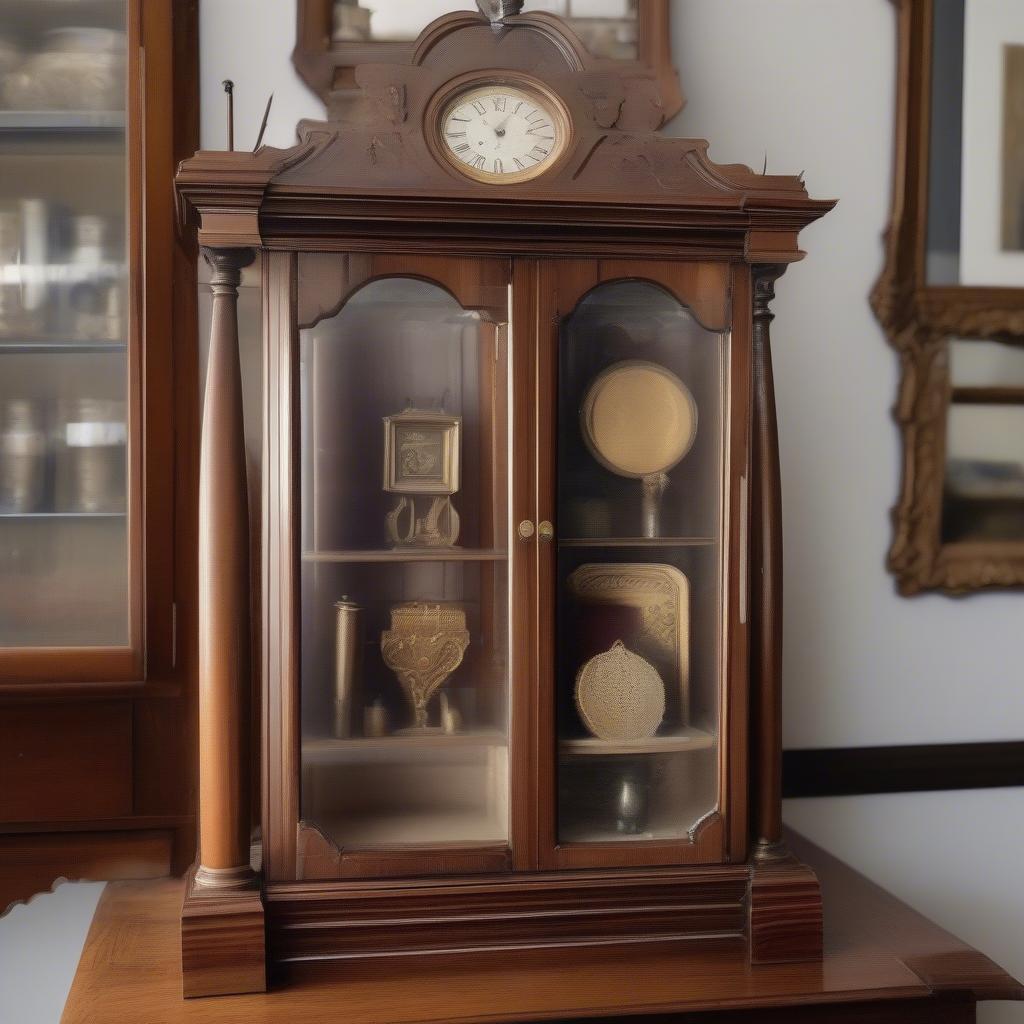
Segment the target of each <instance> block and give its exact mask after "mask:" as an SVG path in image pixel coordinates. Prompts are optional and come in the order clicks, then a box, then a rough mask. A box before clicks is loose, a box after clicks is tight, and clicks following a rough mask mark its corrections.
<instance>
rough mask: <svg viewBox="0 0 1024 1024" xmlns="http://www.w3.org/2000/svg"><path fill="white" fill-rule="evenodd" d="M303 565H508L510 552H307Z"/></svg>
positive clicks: (489, 550)
mask: <svg viewBox="0 0 1024 1024" xmlns="http://www.w3.org/2000/svg"><path fill="white" fill-rule="evenodd" d="M302 560H303V561H304V562H326V563H335V564H357V563H360V562H364V563H365V562H505V561H508V552H507V551H499V550H497V549H490V548H404V549H400V550H390V549H389V550H380V551H373V550H366V551H358V550H352V551H307V552H305V553H304V554H303V556H302Z"/></svg>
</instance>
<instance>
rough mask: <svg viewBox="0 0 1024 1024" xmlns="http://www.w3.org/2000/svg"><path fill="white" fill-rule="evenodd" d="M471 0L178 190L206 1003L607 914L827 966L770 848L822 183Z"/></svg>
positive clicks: (588, 936) (657, 931)
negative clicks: (690, 131)
mask: <svg viewBox="0 0 1024 1024" xmlns="http://www.w3.org/2000/svg"><path fill="white" fill-rule="evenodd" d="M481 6H482V8H485V9H486V13H484V14H476V13H469V12H463V13H456V14H450V15H447V16H445V17H443V18H441V19H439V20H438V21H435V22H434V23H433V24H432V25H430V26H429V27H428V28H427V29H426V30H425V31H424V32H423V34H422V35H421V36H420V38H419V40H418V41H417V43H416V44H415V47H414V49H413V55H412V59H411V60H410V62H409V63H407V64H406V63H402V64H374V65H366V66H362V67H360V68H358V69H357V70H356V81H357V83H358V84H359V86H360V87H361V89H362V101H361V104H360V105H359V107H358V111H357V113H356V114H353V115H352V116H351V117H350V118H349V120H347V121H344V122H342V121H332V122H327V123H311V122H306V123H303V124H301V125H300V126H299V142H298V144H297V145H296V146H295V147H294V148H292V149H289V150H276V149H266V148H265V149H261V150H259V151H258V152H256V153H253V154H243V153H212V152H204V153H199V154H197V155H196V156H195V157H194V158H193V159H191V160H189V161H186V162H185V164H184V165H183V166H182V167H181V169H180V171H179V174H178V179H177V182H178V192H179V196H180V198H181V205H182V209H183V211H184V213H185V215H186V216H187V217H188V218H189V219H190V220H191V221H193V222H194V223H195V224H196V225H197V227H198V229H199V235H200V241H201V244H202V245H203V246H204V247H205V254H206V258H207V259H208V260H209V262H210V263H211V265H212V267H213V270H214V278H213V280H214V285H213V287H214V292H215V310H214V323H213V332H212V337H211V345H210V367H209V371H208V375H207V391H206V399H205V402H206V406H205V419H204V428H203V449H202V472H201V539H200V579H201V587H200V666H201V672H200V695H201V711H200V768H201V784H200V790H201V792H200V850H199V858H198V862H197V867H196V869H195V872H194V874H193V875H192V877H191V878H190V882H189V886H188V895H187V898H186V901H185V906H184V911H183V920H182V956H183V965H184V978H185V992H186V994H187V995H198V994H209V993H215V992H219V993H225V992H237V991H253V990H259V989H261V988H263V987H264V985H265V983H266V981H265V979H266V967H267V966H268V964H269V965H271V966H273V968H274V970H275V975H274V976H275V977H287V976H288V971H289V969H290V968H291V967H292V966H294V965H297V964H299V963H308V962H310V961H316V962H318V963H319V962H322V963H330V962H335V961H341V960H347V959H351V958H359V957H377V956H382V955H383V956H395V955H414V954H420V955H422V954H425V953H429V954H433V955H438V956H440V955H443V954H445V953H450V952H452V951H455V950H510V949H515V948H520V947H527V946H528V947H536V946H538V945H539V946H545V945H548V946H552V947H571V946H578V947H587V946H590V945H593V944H595V943H606V942H608V941H610V940H613V939H614V940H615V941H621V942H639V941H651V940H659V941H661V940H690V941H694V940H698V941H699V940H701V939H702V938H706V939H707V940H708V941H711V938H712V937H714V939H715V941H718V940H719V939H721V938H722V937H723V936H725V937H732V939H733V940H734V941H735V942H737V943H744V944H746V946H747V948H748V949H749V952H750V957H751V959H752V961H753V962H773V961H784V960H800V959H815V958H817V957H819V956H820V954H821V902H820V892H819V887H818V883H817V880H816V879H815V877H814V875H813V873H812V872H811V871H810V870H809V869H808V868H807V867H805V866H803V865H802V864H800V863H798V862H797V861H796V860H795V859H794V858H793V857H791V856H790V855H789V853H788V852H787V850H786V848H785V846H784V845H783V842H782V838H781V823H780V774H781V770H780V760H781V753H780V727H779V715H780V700H779V657H780V647H779V640H780V635H781V630H780V626H781V606H780V602H781V592H780V573H781V535H780V532H779V529H780V523H779V520H780V501H781V499H780V493H779V480H778V475H779V474H778V456H777V440H776V425H775V409H774V399H773V395H772V377H771V362H770V355H769V339H768V326H769V322H770V320H771V318H772V316H771V313H770V312H769V303H770V301H771V298H772V296H773V287H774V282H775V280H776V279H777V278H778V277H779V276H780V275H781V274H782V272H783V271H784V269H785V267H786V265H787V264H788V263H791V262H794V261H796V260H798V259H800V258H801V257H802V255H803V253H802V252H801V251H800V250H799V248H798V247H797V235H798V233H799V231H800V230H801V229H802V228H803V227H804V226H805V225H807V224H809V223H810V222H812V221H814V220H815V219H817V218H819V217H821V216H822V215H823V214H825V213H826V212H827V211H828V210H829V209H831V206H832V204H831V203H830V202H822V201H815V200H812V199H810V198H809V197H808V195H807V192H806V190H805V188H804V185H803V182H802V181H801V180H800V179H799V178H797V177H786V176H765V175H760V174H756V173H754V172H752V171H751V170H750V169H748V168H746V167H742V166H718V165H716V164H714V163H713V162H712V161H711V160H710V159H709V157H708V155H707V143H705V142H702V141H696V140H687V139H671V138H665V137H662V136H659V135H657V134H656V133H655V129H656V128H657V127H658V126H659V125H660V123H661V115H660V107H659V100H658V94H657V89H656V87H655V83H654V80H653V77H652V76H651V75H650V74H648V75H644V74H638V73H636V72H635V70H631V71H629V73H626V72H622V71H617V70H615V69H614V68H613V69H612V70H609V65H608V64H607V63H603V64H599V63H598V62H596V61H595V60H594V58H592V57H591V56H590V55H589V54H588V52H587V50H586V49H585V47H584V46H583V45H582V44H581V43H580V41H579V40H578V38H577V37H576V36H575V35H574V34H573V33H572V32H571V30H569V29H568V28H567V27H566V25H565V23H564V22H562V21H561V20H560V19H558V18H556V17H554V16H551V15H545V14H518V13H515V12H516V10H517V9H518V8H519V7H521V5H519V4H515V3H505V4H497V3H496V4H485V5H481ZM595 68H599V69H598V70H595ZM257 256H259V258H260V259H261V261H262V281H263V328H264V388H265V394H264V403H263V430H264V445H263V451H264V466H263V473H262V487H263V499H262V502H263V504H262V517H261V519H260V521H259V522H256V521H253V522H250V521H249V517H248V505H247V498H246V483H245V457H244V449H243V441H242V424H241V404H240V381H239V368H238V352H237V326H236V319H235V303H236V296H237V292H236V289H237V285H238V281H239V275H240V271H241V268H242V267H244V266H247V265H248V264H249V263H251V262H252V261H253V260H254V259H255V258H257ZM250 531H255V532H257V533H258V535H259V543H258V545H256V547H258V549H259V550H260V551H261V552H262V564H261V565H260V566H259V567H253V566H250V565H249V563H248V556H249V551H250ZM257 581H259V582H258V585H259V586H260V587H261V591H260V595H261V596H260V600H259V601H258V602H255V606H256V607H257V608H258V609H259V615H258V618H257V620H256V622H255V629H256V633H257V636H258V640H259V643H258V644H254V645H253V648H254V649H258V650H259V651H260V652H261V654H260V658H259V663H258V664H255V665H251V664H250V663H249V658H248V651H249V649H250V642H249V636H250V621H249V608H250V604H251V590H252V588H253V587H254V586H256V585H257ZM254 680H258V685H254ZM253 693H258V694H259V697H258V699H257V700H251V699H250V697H251V694H253ZM254 736H258V737H259V751H258V757H252V756H251V737H254ZM251 763H252V764H258V765H259V773H260V777H259V779H258V780H257V779H255V778H251V777H250V774H249V765H250V764H251ZM254 792H258V793H259V794H260V804H259V807H260V810H259V815H260V821H259V826H260V827H259V832H258V842H256V843H252V842H251V841H252V839H253V836H254V835H255V834H256V833H254V832H253V830H252V825H253V822H252V821H251V820H250V819H251V816H250V808H251V806H252V805H253V796H252V795H253V793H254ZM256 850H258V853H255V852H254V851H256ZM264 922H265V924H266V930H265V931H264V927H263V925H264ZM265 934H266V944H265V942H264V935H265ZM211 935H216V936H217V937H218V941H217V942H215V943H214V942H211V941H210V937H211Z"/></svg>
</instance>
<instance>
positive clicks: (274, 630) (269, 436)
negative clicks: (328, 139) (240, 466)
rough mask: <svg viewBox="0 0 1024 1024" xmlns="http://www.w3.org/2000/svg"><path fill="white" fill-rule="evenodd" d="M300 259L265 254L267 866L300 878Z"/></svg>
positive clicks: (274, 873) (268, 872)
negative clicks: (298, 304) (298, 314)
mask: <svg viewBox="0 0 1024 1024" xmlns="http://www.w3.org/2000/svg"><path fill="white" fill-rule="evenodd" d="M297 263H298V261H297V258H296V257H295V256H294V255H293V254H290V253H267V254H266V255H265V256H264V259H263V304H264V309H263V330H264V340H263V387H264V390H263V401H264V438H263V496H262V500H263V520H262V522H263V531H262V532H263V535H264V538H265V539H264V543H263V572H262V584H263V609H264V611H263V614H264V620H263V624H262V629H261V638H262V644H263V647H262V650H263V657H262V666H263V667H262V679H263V702H262V709H263V710H262V730H263V731H262V735H263V744H262V746H263V765H262V769H263V770H262V794H263V805H262V806H263V810H262V823H263V870H264V873H265V876H266V877H267V878H270V879H294V878H295V877H296V863H297V860H296V858H297V854H296V825H297V823H298V820H299V708H298V695H299V692H300V690H299V672H300V656H299V638H300V633H301V620H300V618H299V615H300V609H299V594H300V592H301V591H300V588H299V565H298V553H299V546H300V539H299V518H298V514H299V512H298V510H299V507H300V505H299V484H300V481H299V466H300V462H299V452H298V429H297V426H296V424H297V417H298V410H297V408H296V403H297V401H298V394H299V383H298V380H297V365H298V337H297V334H296V315H297V312H296V311H297V303H298V301H299V299H298V285H297V273H298V267H297Z"/></svg>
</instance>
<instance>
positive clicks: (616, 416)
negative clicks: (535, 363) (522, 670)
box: [557, 281, 728, 843]
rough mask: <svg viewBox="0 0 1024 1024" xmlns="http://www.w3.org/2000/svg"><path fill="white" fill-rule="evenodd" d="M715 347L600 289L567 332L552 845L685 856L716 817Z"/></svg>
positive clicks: (721, 392) (664, 296)
mask: <svg viewBox="0 0 1024 1024" xmlns="http://www.w3.org/2000/svg"><path fill="white" fill-rule="evenodd" d="M727 359H728V337H727V335H721V334H715V333H713V332H710V331H708V330H705V329H704V328H703V327H702V326H701V325H700V324H699V323H698V322H697V321H696V320H695V319H694V317H693V316H692V315H691V313H690V312H689V310H688V309H686V308H685V307H684V306H683V305H681V304H680V303H679V302H678V301H677V300H676V299H675V298H674V297H673V296H672V295H670V294H669V293H668V292H666V291H665V290H663V289H662V288H660V287H658V286H656V285H653V284H649V283H646V282H639V281H616V282H611V283H606V284H603V285H601V286H599V287H598V288H596V289H595V290H594V291H592V292H591V293H590V294H589V295H588V296H587V297H586V298H585V299H584V300H583V301H582V302H581V303H580V304H579V306H578V307H577V308H576V310H575V311H574V313H573V314H572V315H571V316H570V317H569V318H568V319H567V320H566V321H565V323H564V324H563V328H562V332H561V340H560V349H559V411H558V437H559V450H558V521H559V530H558V580H559V595H558V597H559V601H558V630H557V657H558V664H557V680H558V688H557V700H558V707H557V721H558V740H559V758H558V838H559V842H561V843H580V842H607V841H629V840H634V841H635V840H643V839H648V840H650V839H663V840H682V841H684V842H685V841H686V840H687V838H688V836H689V835H690V833H691V832H692V831H693V830H694V829H695V827H696V826H697V825H698V824H699V823H700V822H701V821H702V820H703V819H704V818H705V817H706V816H707V815H708V814H710V813H711V812H712V811H714V810H715V809H716V808H717V806H718V794H719V778H718V771H719V769H718V763H719V756H718V743H719V735H720V730H719V719H720V706H721V700H720V693H721V677H722V652H721V648H722V630H721V621H722V586H721V561H722V545H721V535H722V503H723V484H722V481H723V451H724V433H725V423H726V415H725V397H726V396H725V380H726V365H727Z"/></svg>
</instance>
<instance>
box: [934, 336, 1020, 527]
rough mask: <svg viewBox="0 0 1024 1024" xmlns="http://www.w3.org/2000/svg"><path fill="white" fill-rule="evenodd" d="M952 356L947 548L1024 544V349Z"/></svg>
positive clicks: (985, 346)
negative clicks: (973, 544) (976, 543)
mask: <svg viewBox="0 0 1024 1024" xmlns="http://www.w3.org/2000/svg"><path fill="white" fill-rule="evenodd" d="M949 349H950V379H951V381H952V388H951V402H950V408H949V414H948V420H947V430H946V435H947V436H946V485H945V493H944V496H943V512H942V539H943V542H944V543H956V542H958V541H982V542H998V541H1024V345H1010V344H1004V343H1001V342H996V341H978V340H974V339H956V340H953V341H951V342H950V345H949Z"/></svg>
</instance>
